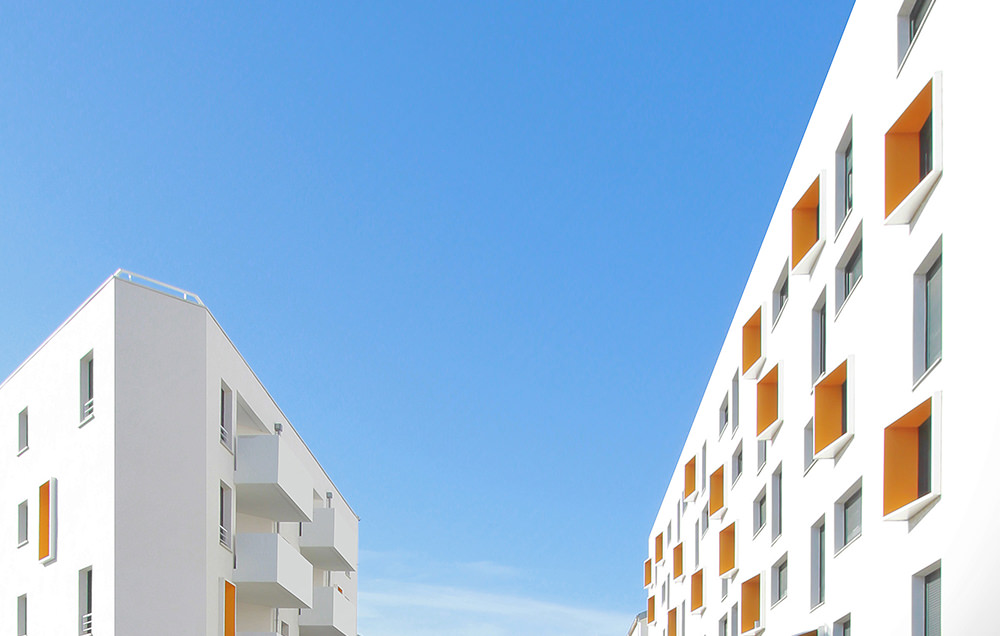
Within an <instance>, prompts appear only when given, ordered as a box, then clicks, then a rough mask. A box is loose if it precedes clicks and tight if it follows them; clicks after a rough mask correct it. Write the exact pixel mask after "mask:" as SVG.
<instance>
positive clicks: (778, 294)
mask: <svg viewBox="0 0 1000 636" xmlns="http://www.w3.org/2000/svg"><path fill="white" fill-rule="evenodd" d="M786 303H788V262H787V261H786V262H785V265H784V267H782V268H781V275H780V276H778V283H777V284H776V285H775V286H774V291H773V292H771V315H772V316H773V319H772V324H773V325H776V324H778V318H780V317H781V310H783V309H784V308H785V304H786Z"/></svg>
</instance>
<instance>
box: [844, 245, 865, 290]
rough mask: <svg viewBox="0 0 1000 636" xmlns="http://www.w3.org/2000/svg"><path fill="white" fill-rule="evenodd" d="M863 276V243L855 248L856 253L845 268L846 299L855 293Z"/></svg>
mask: <svg viewBox="0 0 1000 636" xmlns="http://www.w3.org/2000/svg"><path fill="white" fill-rule="evenodd" d="M861 274H862V261H861V243H860V242H859V243H858V246H857V247H856V248H854V253H853V254H851V257H850V258H849V259H847V264H846V265H845V266H844V298H847V297H848V296H850V295H851V292H852V291H854V287H855V286H856V285H857V284H858V281H859V280H861Z"/></svg>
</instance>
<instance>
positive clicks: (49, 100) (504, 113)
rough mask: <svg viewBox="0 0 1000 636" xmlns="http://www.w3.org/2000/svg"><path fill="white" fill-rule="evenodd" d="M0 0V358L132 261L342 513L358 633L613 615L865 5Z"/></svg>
mask: <svg viewBox="0 0 1000 636" xmlns="http://www.w3.org/2000/svg"><path fill="white" fill-rule="evenodd" d="M200 4H204V3H195V4H193V5H188V6H181V3H156V4H155V5H154V4H152V3H138V5H137V4H135V3H129V4H123V5H121V6H110V5H104V6H102V7H100V8H93V7H90V6H86V7H84V6H82V5H81V6H77V5H59V6H54V5H49V4H47V3H18V4H17V5H16V6H12V5H11V4H7V5H5V6H4V7H3V8H0V267H2V272H3V273H2V276H0V290H2V296H3V298H4V302H3V305H4V311H2V312H0V333H2V334H3V336H2V338H0V375H3V376H5V375H6V374H7V373H9V372H10V371H11V370H13V369H14V367H15V366H16V365H17V364H18V363H19V362H20V361H21V360H22V359H24V358H25V357H26V356H27V355H28V354H29V353H30V352H31V351H32V350H33V349H34V348H35V347H36V346H37V345H38V344H39V343H40V342H41V341H42V340H43V339H44V338H45V337H46V336H47V335H48V334H49V333H50V332H51V331H52V330H53V329H54V328H55V327H56V326H57V325H58V324H59V323H60V322H61V321H62V320H63V319H64V318H65V317H66V316H67V315H68V314H69V313H70V312H71V311H72V310H73V309H74V308H75V307H76V306H77V305H78V304H79V303H80V302H81V301H82V300H83V299H84V298H85V297H86V296H87V295H88V294H89V293H90V292H91V291H92V290H93V289H94V288H96V287H97V285H98V284H100V282H101V281H102V280H104V279H105V278H106V277H107V276H109V275H110V274H111V273H112V272H113V271H114V270H115V269H116V268H118V267H124V268H126V269H131V270H134V271H137V272H140V273H143V274H146V275H148V276H152V277H154V278H158V279H160V280H163V281H166V282H169V283H172V284H175V285H178V286H181V287H184V288H186V289H190V290H192V291H194V292H196V293H198V294H200V295H201V297H202V298H203V299H204V300H205V302H206V304H208V306H209V307H210V308H211V309H212V311H213V313H214V314H215V316H216V317H217V318H218V319H219V321H220V322H221V324H222V326H223V328H225V329H226V330H227V331H228V333H229V334H230V336H231V337H232V339H233V341H234V342H235V343H236V345H237V346H238V347H239V348H240V350H241V351H242V352H243V354H244V356H245V357H246V358H247V360H248V361H249V363H250V364H251V366H253V368H254V369H255V370H256V372H257V374H258V375H259V376H260V378H261V379H262V381H263V382H264V384H265V385H266V386H267V387H268V388H269V389H270V391H271V393H272V394H273V395H274V396H275V398H276V400H277V401H278V403H279V404H280V405H281V406H282V408H283V409H284V411H285V412H286V413H287V415H288V416H289V418H290V419H291V420H292V422H293V423H294V425H295V426H296V427H297V428H298V429H299V430H300V432H301V433H302V435H303V436H304V437H305V439H306V441H307V442H308V443H309V444H310V445H311V446H312V448H313V449H315V451H316V454H317V456H318V457H319V458H320V460H321V461H322V462H323V464H324V465H325V466H326V467H327V469H328V472H329V473H330V474H331V476H332V477H333V478H334V480H335V481H336V482H337V484H338V485H339V486H340V488H341V490H342V491H343V492H344V494H345V495H346V496H347V497H348V499H349V500H350V501H351V503H352V504H353V506H354V507H355V509H356V510H357V511H358V512H359V514H360V515H361V517H362V522H361V523H362V525H361V546H362V554H361V558H362V563H361V579H360V580H361V592H360V595H361V596H360V602H361V609H360V616H359V626H360V630H361V633H362V634H364V636H404V635H406V636H424V635H430V634H434V635H435V636H451V635H455V636H457V635H458V634H463V635H465V634H476V635H478V634H483V635H486V634H488V635H490V636H494V635H495V636H507V635H511V636H513V635H521V634H527V633H544V634H547V635H557V636H558V635H561V634H574V635H585V636H587V635H594V636H605V635H609V636H610V635H615V634H624V632H625V630H626V629H627V628H628V622H629V620H630V617H631V616H632V615H634V614H635V613H636V612H638V611H640V610H642V609H644V601H645V598H644V593H643V590H642V588H641V566H642V561H643V559H644V558H645V551H646V537H647V534H648V532H649V527H650V524H651V523H652V520H653V517H654V515H655V513H656V510H657V507H658V505H659V503H660V499H661V497H662V494H663V492H664V490H665V488H666V485H667V477H668V475H669V474H670V472H671V469H672V467H673V465H674V463H675V461H676V459H677V453H678V452H679V446H680V444H681V443H682V442H683V439H684V436H685V435H686V432H687V428H688V425H689V423H690V421H691V418H692V416H693V414H694V412H695V409H696V408H697V405H698V403H699V401H700V399H701V396H702V391H703V389H704V385H705V382H706V380H707V378H708V374H709V372H710V370H711V368H712V366H713V364H714V362H715V358H716V354H717V351H718V348H719V347H720V345H721V343H722V338H723V335H724V333H725V331H726V329H727V327H728V325H729V322H730V321H731V318H732V312H733V310H734V308H735V306H736V302H737V300H738V299H739V296H740V293H741V292H742V289H743V285H744V282H745V281H746V277H747V274H748V273H749V271H750V267H751V264H752V262H753V259H754V257H755V255H756V252H757V249H758V247H759V244H760V240H761V239H762V237H763V234H764V230H765V228H766V225H767V223H768V220H769V218H770V216H771V213H772V211H773V207H774V204H775V202H776V200H777V197H778V194H779V192H780V190H781V187H782V185H783V184H784V179H785V175H786V172H787V170H788V167H789V166H790V165H791V161H792V158H793V156H794V153H795V150H796V148H797V145H798V142H799V139H800V137H801V134H802V132H803V130H804V129H805V125H806V122H807V120H808V117H809V113H810V112H811V110H812V107H813V104H814V102H815V99H816V97H817V95H818V93H819V89H820V87H821V85H822V81H823V78H824V76H825V74H826V70H827V68H828V66H829V63H830V61H831V59H832V57H833V53H834V50H835V48H836V45H837V43H838V41H839V38H840V34H841V32H842V30H843V27H844V25H845V24H846V21H847V17H848V14H849V12H850V9H851V6H852V5H853V2H852V0H832V1H827V2H803V1H802V0H772V1H770V2H672V1H661V2H656V3H654V2H642V3H617V2H615V3H611V2H609V3H604V4H596V3H585V2H546V3H540V2H536V3H528V2H456V3H421V4H417V3H408V4H405V5H389V4H383V3H378V2H364V3H358V2H350V3H348V2H326V3H318V2H317V3H310V4H305V3H302V4H296V5H294V6H289V5H290V4H291V3H266V4H265V3H226V4H222V3H216V4H213V5H212V6H210V7H203V6H198V5H200Z"/></svg>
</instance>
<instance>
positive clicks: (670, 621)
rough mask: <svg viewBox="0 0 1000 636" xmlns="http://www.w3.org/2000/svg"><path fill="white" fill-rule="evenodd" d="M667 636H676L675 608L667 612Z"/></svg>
mask: <svg viewBox="0 0 1000 636" xmlns="http://www.w3.org/2000/svg"><path fill="white" fill-rule="evenodd" d="M667 636H677V608H676V607H675V608H674V609H672V610H670V611H669V612H667Z"/></svg>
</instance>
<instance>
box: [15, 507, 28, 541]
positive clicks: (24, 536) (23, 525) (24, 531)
mask: <svg viewBox="0 0 1000 636" xmlns="http://www.w3.org/2000/svg"><path fill="white" fill-rule="evenodd" d="M26 543H28V502H27V501H22V502H21V503H19V504H17V547H21V546H22V545H25V544H26Z"/></svg>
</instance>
